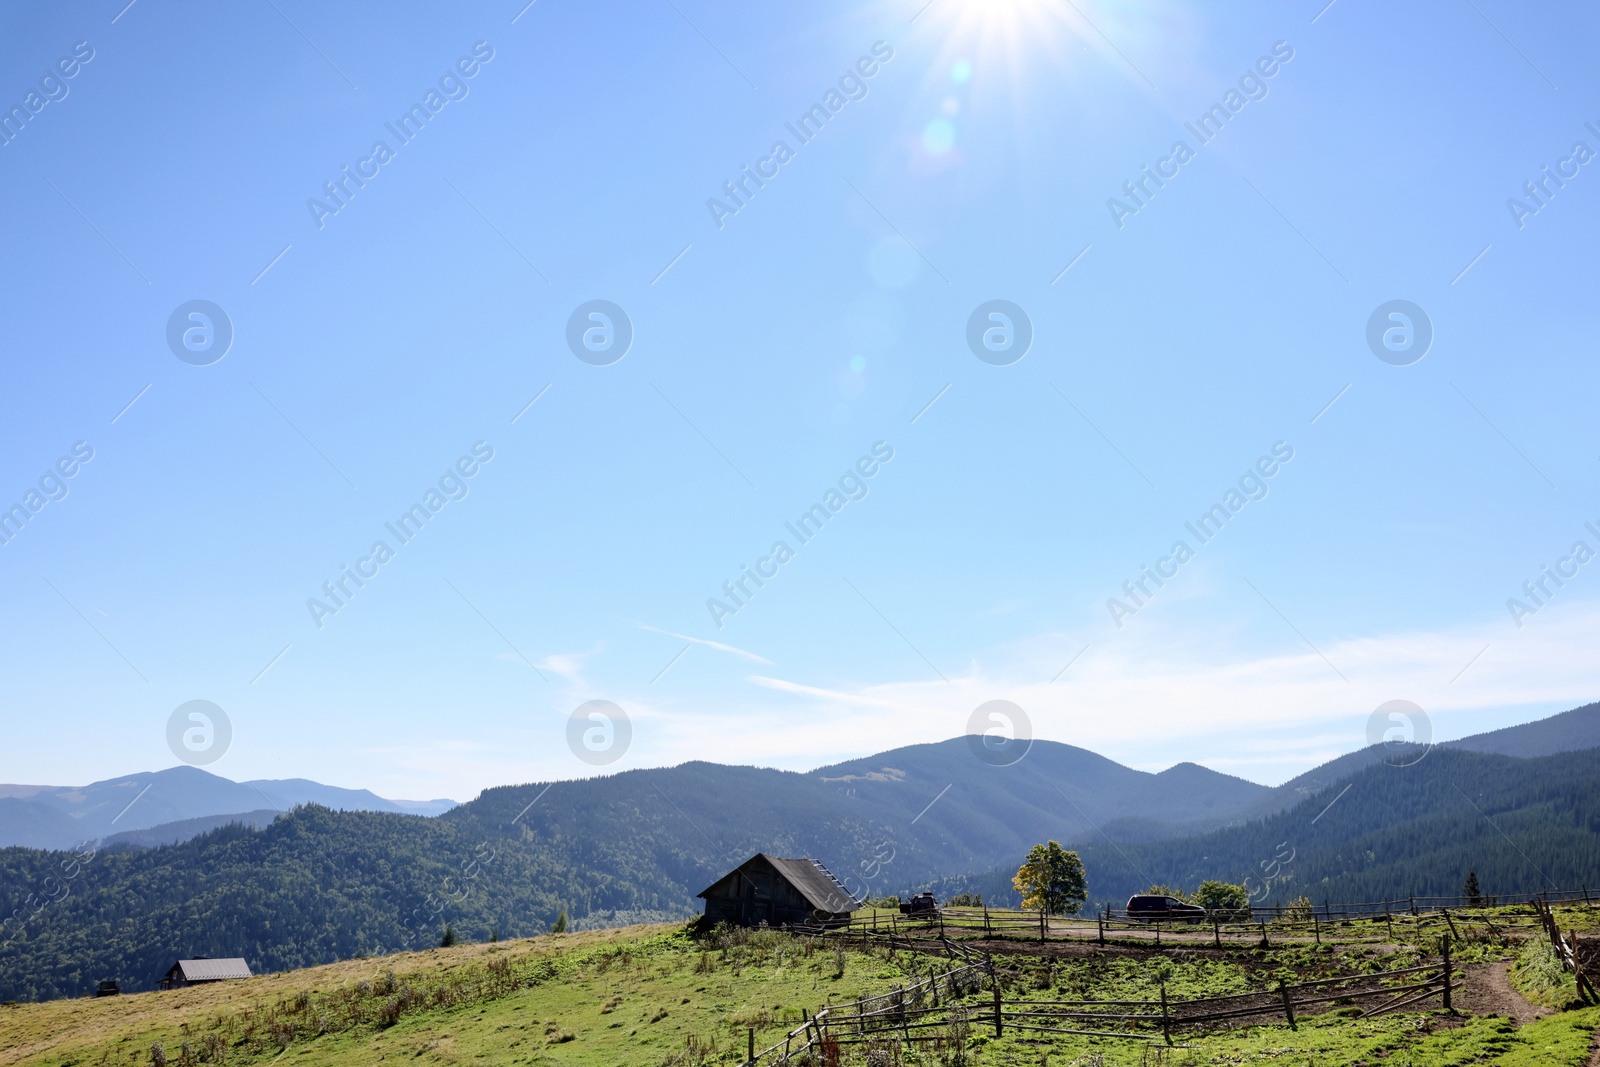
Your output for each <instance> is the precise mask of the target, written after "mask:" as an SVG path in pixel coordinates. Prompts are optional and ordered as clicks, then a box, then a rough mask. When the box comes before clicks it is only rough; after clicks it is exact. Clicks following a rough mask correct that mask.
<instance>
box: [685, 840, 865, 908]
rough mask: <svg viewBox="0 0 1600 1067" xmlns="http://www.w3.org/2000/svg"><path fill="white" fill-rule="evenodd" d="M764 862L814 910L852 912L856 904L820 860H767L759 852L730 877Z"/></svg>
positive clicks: (707, 888) (703, 892)
mask: <svg viewBox="0 0 1600 1067" xmlns="http://www.w3.org/2000/svg"><path fill="white" fill-rule="evenodd" d="M759 861H765V862H766V863H768V864H770V865H771V867H772V869H773V870H775V871H777V872H778V874H779V875H781V876H782V877H783V879H784V880H785V881H787V882H788V883H789V884H790V885H792V886H794V887H795V889H797V890H798V891H799V892H800V895H801V896H803V897H805V898H806V901H807V903H809V904H810V905H811V906H812V907H813V908H816V909H817V910H818V911H824V912H827V913H828V914H830V915H839V914H843V913H846V912H852V911H854V910H855V909H856V907H857V904H856V901H855V899H854V898H853V897H851V896H850V894H849V893H848V892H846V891H845V888H844V886H843V885H842V884H840V882H839V879H837V878H835V877H834V876H833V872H832V871H830V870H828V868H827V867H825V866H823V864H822V861H821V860H814V859H786V858H784V857H782V856H769V855H767V854H766V853H765V852H758V853H756V854H755V855H754V856H751V857H750V858H749V859H747V860H745V861H744V862H743V863H741V864H740V865H739V866H737V867H735V868H734V869H733V870H732V871H730V872H729V874H737V873H738V872H739V871H742V870H744V869H745V868H746V867H748V866H750V865H751V864H752V863H756V862H759ZM727 877H728V875H723V876H722V878H718V879H717V881H716V882H713V883H711V885H709V886H707V887H706V888H705V889H702V890H701V891H700V892H699V893H698V894H697V895H698V896H702V897H703V896H705V895H706V894H707V893H709V892H711V890H712V888H713V887H714V886H715V885H716V884H717V882H721V881H722V880H723V878H727Z"/></svg>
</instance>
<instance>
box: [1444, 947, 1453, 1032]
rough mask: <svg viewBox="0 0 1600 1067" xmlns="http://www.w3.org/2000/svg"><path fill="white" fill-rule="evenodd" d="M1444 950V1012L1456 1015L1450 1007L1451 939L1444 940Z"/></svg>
mask: <svg viewBox="0 0 1600 1067" xmlns="http://www.w3.org/2000/svg"><path fill="white" fill-rule="evenodd" d="M1442 948H1443V950H1444V1010H1445V1011H1447V1012H1449V1013H1450V1014H1452V1015H1454V1014H1455V1009H1454V1008H1453V1007H1451V1006H1450V972H1451V969H1452V968H1451V966H1450V938H1449V937H1446V938H1445V939H1444V945H1443V946H1442Z"/></svg>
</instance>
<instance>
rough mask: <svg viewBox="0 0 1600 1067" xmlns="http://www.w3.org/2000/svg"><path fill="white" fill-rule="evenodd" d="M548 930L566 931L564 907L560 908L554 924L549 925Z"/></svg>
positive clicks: (565, 911)
mask: <svg viewBox="0 0 1600 1067" xmlns="http://www.w3.org/2000/svg"><path fill="white" fill-rule="evenodd" d="M550 932H551V933H552V934H564V933H566V932H567V909H566V908H562V909H561V914H560V915H557V916H556V921H555V925H553V926H551V927H550Z"/></svg>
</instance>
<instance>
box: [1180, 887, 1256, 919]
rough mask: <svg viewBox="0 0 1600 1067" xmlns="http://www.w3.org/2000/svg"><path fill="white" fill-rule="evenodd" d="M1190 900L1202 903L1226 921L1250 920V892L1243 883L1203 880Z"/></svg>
mask: <svg viewBox="0 0 1600 1067" xmlns="http://www.w3.org/2000/svg"><path fill="white" fill-rule="evenodd" d="M1189 902H1190V903H1191V904H1198V905H1200V906H1201V907H1202V908H1204V909H1206V911H1207V912H1208V913H1209V914H1210V915H1211V916H1212V917H1214V918H1217V919H1221V920H1222V921H1223V922H1225V923H1233V922H1249V921H1250V894H1249V892H1248V891H1247V890H1246V889H1245V887H1244V886H1242V885H1232V884H1230V883H1228V882H1218V881H1214V880H1213V881H1205V882H1201V883H1200V888H1199V889H1196V890H1195V891H1194V896H1192V897H1190V898H1189Z"/></svg>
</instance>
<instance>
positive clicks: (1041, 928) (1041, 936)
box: [1039, 908, 1044, 945]
mask: <svg viewBox="0 0 1600 1067" xmlns="http://www.w3.org/2000/svg"><path fill="white" fill-rule="evenodd" d="M1039 944H1041V945H1042V944H1044V909H1043V908H1040V909H1039Z"/></svg>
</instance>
